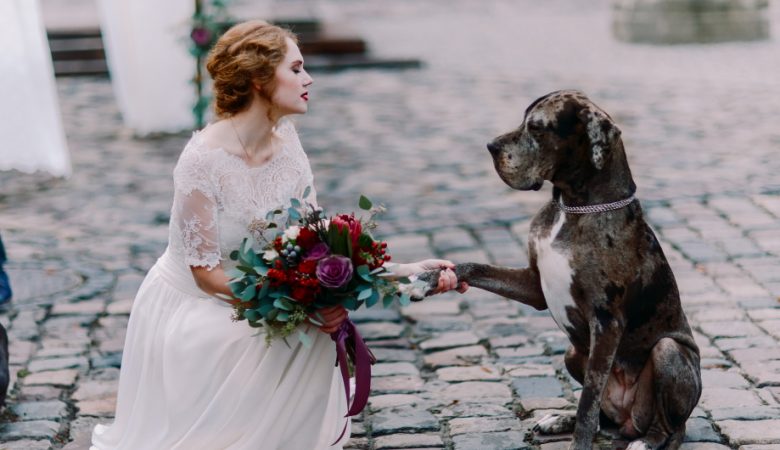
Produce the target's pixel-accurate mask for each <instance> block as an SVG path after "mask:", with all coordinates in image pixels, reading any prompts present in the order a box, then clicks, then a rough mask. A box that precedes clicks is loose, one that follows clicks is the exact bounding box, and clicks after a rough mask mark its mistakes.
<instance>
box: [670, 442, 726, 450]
mask: <svg viewBox="0 0 780 450" xmlns="http://www.w3.org/2000/svg"><path fill="white" fill-rule="evenodd" d="M730 449H731V447H729V446H727V445H723V444H715V443H712V442H685V443H683V444H682V445H681V446H680V450H730Z"/></svg>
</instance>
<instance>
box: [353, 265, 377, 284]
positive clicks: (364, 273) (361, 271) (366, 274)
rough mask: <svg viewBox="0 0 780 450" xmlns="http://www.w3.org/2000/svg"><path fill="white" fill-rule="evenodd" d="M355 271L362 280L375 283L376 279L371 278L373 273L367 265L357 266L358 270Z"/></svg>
mask: <svg viewBox="0 0 780 450" xmlns="http://www.w3.org/2000/svg"><path fill="white" fill-rule="evenodd" d="M355 271H356V272H357V274H358V275H359V276H360V278H362V279H364V280H366V281H368V282H369V283H370V282H372V281H374V278H373V277H372V276H371V271H370V269H369V268H368V266H367V265H365V264H363V265H361V266H357V269H355Z"/></svg>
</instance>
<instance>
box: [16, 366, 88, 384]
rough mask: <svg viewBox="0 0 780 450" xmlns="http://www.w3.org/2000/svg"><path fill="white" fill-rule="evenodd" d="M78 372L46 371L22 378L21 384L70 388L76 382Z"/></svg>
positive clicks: (71, 370)
mask: <svg viewBox="0 0 780 450" xmlns="http://www.w3.org/2000/svg"><path fill="white" fill-rule="evenodd" d="M78 375H79V372H78V371H77V370H74V369H67V370H55V371H46V372H40V373H33V374H30V375H27V376H26V377H24V381H23V382H22V384H24V385H25V386H40V385H48V384H50V385H52V386H64V387H70V386H72V385H73V383H75V382H76V378H77V377H78Z"/></svg>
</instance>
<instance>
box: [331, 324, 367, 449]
mask: <svg viewBox="0 0 780 450" xmlns="http://www.w3.org/2000/svg"><path fill="white" fill-rule="evenodd" d="M330 337H331V339H333V340H334V341H335V342H336V365H337V366H340V367H341V378H342V379H343V380H344V391H345V392H346V394H347V406H348V407H349V410H348V411H347V414H346V415H345V416H344V417H351V416H355V415H357V414H360V412H361V411H363V408H365V407H366V403H368V394H369V393H370V392H371V365H372V364H374V363H375V362H376V358H375V357H374V355H373V354H372V353H371V350H369V349H368V346H367V345H366V343H365V341H363V337H362V336H360V333H358V330H357V328H356V327H355V323H354V322H352V320H350V319H347V320H345V321H343V322H341V325H340V326H339V329H338V330H336V331H334V332H333V333H331V334H330ZM348 356H349V357H351V358H350V359H352V363H353V364H354V366H355V398H354V399H353V401H352V406H349V396H350V386H349V365H348V363H347V357H348ZM346 431H347V424H344V430H342V431H341V436H339V437H338V439H336V441H335V442H334V443H333V444H331V445H334V444H336V443H337V442H338V441H340V440H341V438H343V437H344V433H346Z"/></svg>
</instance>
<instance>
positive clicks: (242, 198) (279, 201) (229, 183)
mask: <svg viewBox="0 0 780 450" xmlns="http://www.w3.org/2000/svg"><path fill="white" fill-rule="evenodd" d="M277 133H278V134H279V135H280V137H281V138H282V142H283V144H282V147H281V149H280V151H279V152H278V153H276V154H275V155H274V156H273V157H272V159H271V160H270V161H268V162H267V163H266V164H264V165H262V166H259V167H252V166H249V165H247V163H246V162H245V161H244V160H243V159H241V158H240V157H238V156H236V155H234V154H232V153H228V152H227V151H225V150H223V149H221V148H211V147H210V146H207V145H206V144H205V143H204V140H203V136H202V135H201V134H200V133H199V132H196V133H195V134H194V135H193V136H192V139H190V141H189V142H188V143H187V145H186V146H185V147H184V151H182V153H181V156H180V157H179V161H178V163H177V164H176V168H175V169H174V170H173V183H174V194H173V207H172V209H171V223H170V231H169V238H168V248H169V250H168V251H169V252H170V253H172V256H174V257H175V258H176V259H180V260H182V261H183V262H184V264H186V265H188V266H203V267H206V268H208V269H213V268H214V267H216V266H217V265H218V264H219V263H220V262H221V261H222V262H223V263H224V262H228V261H229V259H228V255H229V254H230V252H231V251H232V250H235V249H237V248H238V247H239V245H240V244H241V241H242V240H243V239H244V238H245V237H249V236H251V233H250V231H249V227H250V225H251V224H252V222H253V221H255V220H262V219H265V216H266V214H267V213H268V211H271V210H273V209H276V208H277V207H278V206H280V205H289V204H290V199H291V198H298V199H300V198H301V197H302V196H303V193H304V191H305V190H306V187H307V186H311V187H312V193H311V194H310V195H309V197H307V199H306V200H307V201H308V202H311V203H315V204H316V192H315V191H314V182H313V181H314V180H313V176H312V173H311V167H310V165H309V159H308V158H307V157H306V154H305V153H304V151H303V148H302V147H301V143H300V140H299V139H298V134H297V133H296V131H295V127H294V126H293V124H292V122H291V121H290V120H283V121H282V122H281V123H280V124H279V126H278V128H277Z"/></svg>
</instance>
